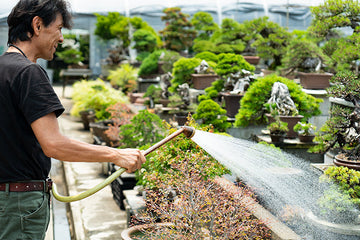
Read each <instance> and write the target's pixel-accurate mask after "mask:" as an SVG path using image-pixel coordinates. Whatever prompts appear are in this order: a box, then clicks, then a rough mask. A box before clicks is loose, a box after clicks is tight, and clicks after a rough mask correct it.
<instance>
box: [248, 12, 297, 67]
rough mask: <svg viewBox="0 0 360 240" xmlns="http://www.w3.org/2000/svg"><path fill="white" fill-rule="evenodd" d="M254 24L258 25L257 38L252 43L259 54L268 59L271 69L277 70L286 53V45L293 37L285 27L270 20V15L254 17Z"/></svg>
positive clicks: (267, 62)
mask: <svg viewBox="0 0 360 240" xmlns="http://www.w3.org/2000/svg"><path fill="white" fill-rule="evenodd" d="M252 25H253V26H255V27H256V30H255V31H256V32H257V33H259V34H258V35H257V38H256V40H255V41H254V43H253V44H252V46H253V47H255V48H256V51H257V53H258V55H259V56H260V57H261V58H262V59H264V60H265V61H266V64H267V65H268V69H269V70H276V69H277V68H278V67H279V66H280V65H281V60H282V58H283V56H285V53H286V47H287V46H288V45H289V42H290V40H291V38H292V35H291V33H289V32H288V31H287V30H286V29H285V28H283V27H281V26H280V25H279V24H277V23H275V22H272V21H269V18H268V17H262V18H258V19H254V20H253V22H252Z"/></svg>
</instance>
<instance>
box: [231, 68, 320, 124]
mask: <svg viewBox="0 0 360 240" xmlns="http://www.w3.org/2000/svg"><path fill="white" fill-rule="evenodd" d="M275 82H281V83H284V84H285V85H286V86H287V87H288V89H289V93H290V96H291V99H292V100H293V101H294V104H295V106H296V108H297V110H298V112H299V114H300V115H302V116H304V119H303V120H304V121H307V120H308V119H309V118H310V117H312V116H317V115H319V114H320V113H321V111H320V102H321V101H322V100H321V99H318V98H315V97H313V96H311V95H309V94H307V93H305V92H304V91H303V90H302V88H301V86H299V85H298V84H296V83H295V82H294V81H292V80H289V79H287V78H283V77H280V76H277V75H275V74H272V75H269V76H266V77H263V78H258V79H256V80H255V81H254V82H253V83H252V84H251V85H250V87H249V88H248V89H247V91H246V92H245V94H244V96H243V98H242V99H241V102H240V109H239V113H238V114H237V115H236V116H235V123H234V125H235V126H236V127H246V126H248V125H249V124H250V123H251V124H255V125H257V124H265V123H266V117H265V112H266V109H265V108H264V104H265V103H266V102H267V101H268V99H270V97H271V89H272V86H273V85H274V83H275Z"/></svg>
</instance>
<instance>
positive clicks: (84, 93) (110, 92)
mask: <svg viewBox="0 0 360 240" xmlns="http://www.w3.org/2000/svg"><path fill="white" fill-rule="evenodd" d="M71 98H72V100H73V101H74V105H73V107H72V108H71V112H70V114H71V115H72V116H79V115H80V112H81V111H84V110H88V109H93V110H94V111H95V115H96V118H97V119H98V120H104V119H109V117H110V115H111V114H110V113H109V112H108V111H107V110H106V109H107V108H108V107H109V106H110V105H113V104H115V103H118V102H122V103H127V101H128V99H127V97H126V96H125V95H124V93H123V92H121V91H118V90H115V89H114V88H112V87H109V86H108V85H106V84H105V83H104V81H102V80H101V79H97V80H95V81H85V80H82V81H79V82H76V83H74V85H73V93H72V97H71Z"/></svg>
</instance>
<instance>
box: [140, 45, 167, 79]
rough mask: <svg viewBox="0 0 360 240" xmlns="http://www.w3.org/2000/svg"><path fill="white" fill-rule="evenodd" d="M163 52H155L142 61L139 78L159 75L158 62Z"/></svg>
mask: <svg viewBox="0 0 360 240" xmlns="http://www.w3.org/2000/svg"><path fill="white" fill-rule="evenodd" d="M162 52H163V51H162V50H157V51H154V52H152V53H151V54H150V55H149V56H147V57H146V58H145V59H144V60H143V61H142V63H141V65H140V67H139V72H138V75H139V77H151V76H154V75H158V72H159V71H158V70H159V69H158V61H159V57H160V55H161V54H162Z"/></svg>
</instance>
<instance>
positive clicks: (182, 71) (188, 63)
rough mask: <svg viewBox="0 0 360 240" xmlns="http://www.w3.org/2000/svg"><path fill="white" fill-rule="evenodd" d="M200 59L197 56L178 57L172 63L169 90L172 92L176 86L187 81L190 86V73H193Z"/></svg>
mask: <svg viewBox="0 0 360 240" xmlns="http://www.w3.org/2000/svg"><path fill="white" fill-rule="evenodd" d="M200 63H201V59H199V58H180V59H179V60H178V61H176V62H175V63H174V68H173V72H172V75H173V77H174V78H173V79H172V80H171V84H172V86H171V88H170V90H171V91H172V92H174V91H175V90H176V89H177V87H178V86H179V85H181V84H183V83H188V84H189V86H190V87H191V86H192V84H191V74H192V73H195V70H194V69H195V68H196V67H197V66H199V65H200Z"/></svg>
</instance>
